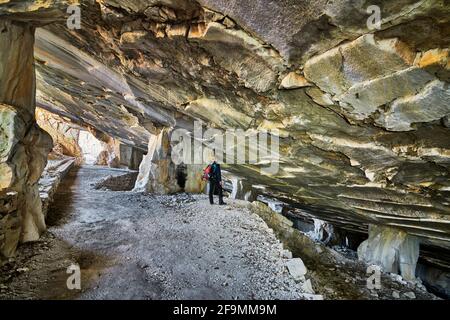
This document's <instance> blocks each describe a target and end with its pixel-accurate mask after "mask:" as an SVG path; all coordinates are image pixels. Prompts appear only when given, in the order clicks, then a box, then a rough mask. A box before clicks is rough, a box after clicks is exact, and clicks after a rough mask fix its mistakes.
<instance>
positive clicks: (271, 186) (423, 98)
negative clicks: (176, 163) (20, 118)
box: [0, 0, 450, 247]
mask: <svg viewBox="0 0 450 320" xmlns="http://www.w3.org/2000/svg"><path fill="white" fill-rule="evenodd" d="M71 2H75V1H71ZM0 3H2V5H1V9H0V14H6V15H9V16H12V17H13V18H14V19H16V20H17V19H18V20H24V21H31V22H32V23H35V24H36V25H37V26H43V25H44V24H46V23H47V22H49V21H52V20H55V19H56V20H59V22H57V23H52V24H48V25H45V26H44V27H43V28H38V29H37V31H36V45H35V56H36V69H37V79H38V88H37V105H38V106H40V107H43V108H45V109H48V110H50V111H52V112H56V113H58V114H61V115H64V116H67V117H69V118H72V119H73V120H74V121H78V122H82V123H85V124H88V125H91V126H94V127H96V128H97V129H99V130H101V131H104V132H106V133H108V134H110V135H112V136H114V137H117V138H119V139H121V140H122V141H123V142H124V143H127V144H131V145H135V146H137V147H139V148H142V149H146V146H147V142H148V138H149V132H154V129H155V126H156V127H157V126H161V125H163V126H172V127H183V128H191V127H192V122H193V120H194V119H201V120H203V121H204V122H205V124H207V125H208V126H214V127H219V128H228V127H233V128H243V129H249V128H260V129H263V128H265V129H272V128H277V129H280V132H281V134H280V136H281V142H280V143H281V146H280V153H281V164H280V165H281V170H280V172H279V173H278V174H277V175H275V176H264V175H260V174H255V167H254V166H253V167H252V166H233V167H231V168H230V169H231V170H232V171H236V172H237V173H239V174H240V175H242V176H245V177H247V178H248V179H250V180H251V182H253V183H254V184H259V185H264V186H266V191H268V192H271V193H273V194H275V195H278V196H283V197H286V198H289V199H292V200H295V201H296V202H298V203H301V204H303V205H305V206H307V207H309V208H314V211H315V213H316V214H317V215H319V216H322V217H324V218H327V219H330V220H332V221H341V222H342V221H344V222H345V223H346V224H348V225H355V226H358V225H362V224H367V223H376V224H385V225H391V226H396V227H398V228H403V229H405V230H407V231H408V232H409V233H411V234H416V235H421V236H423V237H424V238H423V239H424V241H425V242H427V243H432V244H435V245H439V246H445V247H450V219H449V217H450V179H449V177H450V129H449V127H450V123H449V122H450V119H449V118H450V88H449V79H450V62H449V44H450V1H448V0H421V1H418V0H396V1H392V0H370V1H365V0H361V1H353V0H334V1H325V0H246V1H243V0H198V1H194V0H185V1H182V0H159V1H156V0H155V1H153V0H147V1H144V0H142V1H140V0H130V1H119V0H97V1H94V0H91V1H81V5H82V29H81V30H73V31H70V30H68V29H67V27H66V26H65V20H64V19H63V15H62V14H61V12H60V11H59V10H58V9H61V8H63V9H62V10H63V12H65V10H64V8H65V5H67V1H55V0H54V1H50V0H47V1H10V0H0ZM370 5H378V6H380V7H381V12H382V18H383V24H382V29H381V30H379V31H376V32H373V31H370V30H368V29H367V26H366V20H367V18H368V16H369V14H367V13H366V8H367V7H368V6H370Z"/></svg>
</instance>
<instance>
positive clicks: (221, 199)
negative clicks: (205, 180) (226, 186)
mask: <svg viewBox="0 0 450 320" xmlns="http://www.w3.org/2000/svg"><path fill="white" fill-rule="evenodd" d="M217 188H219V189H218V190H219V204H225V203H224V202H223V189H222V186H221V185H220V182H217Z"/></svg>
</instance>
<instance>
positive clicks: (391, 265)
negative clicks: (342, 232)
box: [358, 225, 419, 280]
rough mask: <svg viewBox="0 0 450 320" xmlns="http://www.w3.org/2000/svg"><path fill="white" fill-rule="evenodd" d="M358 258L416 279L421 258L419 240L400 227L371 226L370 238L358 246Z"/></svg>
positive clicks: (410, 278)
mask: <svg viewBox="0 0 450 320" xmlns="http://www.w3.org/2000/svg"><path fill="white" fill-rule="evenodd" d="M358 258H359V259H360V260H363V261H365V262H367V263H371V264H376V265H380V266H381V267H382V268H383V271H385V272H392V273H399V274H401V275H402V276H403V278H405V279H407V280H414V279H415V277H416V275H415V271H416V264H417V260H418V258H419V240H418V239H417V238H416V237H414V236H410V235H408V234H407V233H406V232H403V231H401V230H398V229H393V228H387V227H379V226H375V225H371V226H370V227H369V239H367V240H366V241H364V242H363V243H361V245H360V246H359V247H358Z"/></svg>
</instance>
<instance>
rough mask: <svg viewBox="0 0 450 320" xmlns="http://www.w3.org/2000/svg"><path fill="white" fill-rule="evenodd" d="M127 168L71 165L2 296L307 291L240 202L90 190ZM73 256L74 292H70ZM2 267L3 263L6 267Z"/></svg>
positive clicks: (289, 295)
mask: <svg viewBox="0 0 450 320" xmlns="http://www.w3.org/2000/svg"><path fill="white" fill-rule="evenodd" d="M120 174H123V172H120V171H113V170H107V169H99V168H93V167H81V168H80V169H74V170H72V171H71V172H70V173H69V175H68V177H67V178H66V179H65V180H64V181H63V183H62V184H61V187H60V189H59V190H58V193H57V196H56V198H55V202H54V204H53V205H52V207H51V208H50V211H49V218H48V220H49V221H48V223H49V231H48V232H47V233H46V234H45V235H44V236H43V237H42V238H41V239H40V240H39V241H38V242H36V243H34V244H28V245H25V246H22V248H20V254H19V255H18V257H17V258H16V259H12V260H11V261H10V263H9V264H8V265H7V266H5V267H4V270H5V272H2V277H1V281H2V287H1V291H0V297H2V298H30V299H40V298H53V299H69V298H80V299H305V298H311V295H308V294H304V293H302V291H303V290H302V282H296V281H294V279H293V277H292V276H291V275H290V273H289V272H288V271H287V268H286V262H287V261H288V259H286V258H285V257H288V253H287V252H286V251H285V250H283V246H282V244H281V243H280V242H279V241H278V240H277V239H276V237H275V236H274V235H273V232H272V230H271V229H269V228H268V227H267V226H266V224H265V223H264V222H263V221H262V220H261V219H260V218H259V217H258V216H257V215H256V214H254V213H251V212H250V211H249V210H248V209H247V205H246V203H245V202H241V201H232V200H228V206H217V205H216V206H210V205H209V203H208V202H207V199H206V197H205V196H204V195H195V196H191V195H187V194H180V195H176V196H154V195H144V194H137V193H132V192H128V191H115V192H114V191H105V190H95V189H94V186H93V184H94V183H95V182H96V181H99V180H100V179H102V178H105V177H107V176H109V175H113V176H114V175H120ZM71 263H77V264H79V265H80V267H81V286H82V289H81V290H80V291H77V290H72V291H71V290H68V289H67V287H66V280H67V277H68V276H69V275H68V274H67V273H66V269H67V267H68V266H69V265H70V264H71ZM6 270H8V271H6Z"/></svg>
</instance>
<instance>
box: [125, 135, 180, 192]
mask: <svg viewBox="0 0 450 320" xmlns="http://www.w3.org/2000/svg"><path fill="white" fill-rule="evenodd" d="M171 150H172V147H171V144H170V129H169V128H164V129H162V130H161V132H160V133H159V134H158V135H152V136H151V138H150V140H149V143H148V153H147V155H146V156H145V157H144V158H143V159H142V162H141V165H140V166H139V175H138V177H137V180H136V184H135V187H134V191H138V192H149V193H156V194H169V193H175V192H177V191H179V190H180V187H179V186H178V183H177V179H176V177H177V174H176V166H175V164H174V162H173V161H172V158H171Z"/></svg>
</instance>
